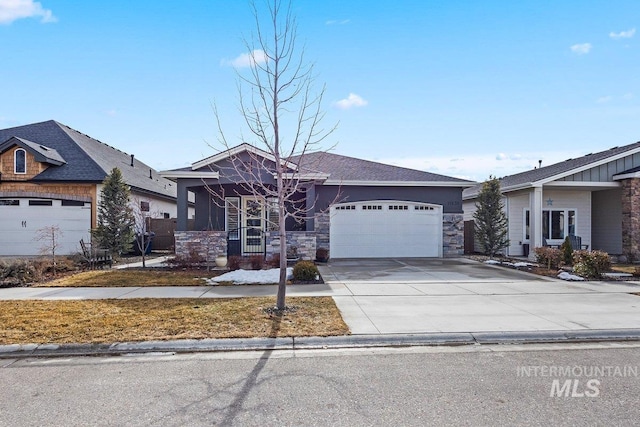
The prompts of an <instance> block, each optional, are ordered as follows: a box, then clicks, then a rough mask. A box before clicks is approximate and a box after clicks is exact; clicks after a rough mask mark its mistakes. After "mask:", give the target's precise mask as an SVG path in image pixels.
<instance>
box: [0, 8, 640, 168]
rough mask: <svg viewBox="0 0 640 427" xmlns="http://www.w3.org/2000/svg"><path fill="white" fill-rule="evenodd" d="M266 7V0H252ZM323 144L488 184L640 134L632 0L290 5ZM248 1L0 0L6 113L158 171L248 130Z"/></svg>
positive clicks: (636, 11)
mask: <svg viewBox="0 0 640 427" xmlns="http://www.w3.org/2000/svg"><path fill="white" fill-rule="evenodd" d="M257 3H258V5H260V4H261V0H258V2H257ZM293 10H294V12H295V14H296V16H297V19H298V23H299V28H298V39H299V41H300V42H303V43H305V45H306V58H307V59H308V60H309V61H312V62H314V63H315V70H316V73H317V79H316V87H317V88H318V89H319V88H320V87H321V86H322V84H325V85H326V93H325V100H324V105H323V110H324V111H325V112H326V117H325V121H324V124H325V127H327V128H330V127H331V126H332V125H333V124H335V123H339V124H338V128H337V130H336V131H335V132H334V133H333V134H331V135H330V136H329V138H328V139H327V140H326V142H325V146H327V147H328V146H331V145H334V144H337V145H336V148H335V150H334V151H335V152H336V153H339V154H344V155H350V156H355V157H360V158H365V159H370V160H375V161H382V162H386V163H392V164H397V165H401V166H407V167H412V168H415V169H422V170H428V171H431V172H436V173H441V174H445V175H450V176H457V177H463V178H468V179H473V180H484V179H486V178H487V177H488V176H489V175H490V174H491V175H495V176H503V175H508V174H512V173H516V172H520V171H523V170H527V169H530V168H532V167H534V166H536V165H537V164H538V160H542V161H543V164H551V163H555V162H557V161H561V160H564V159H567V158H570V157H577V156H579V155H583V154H587V153H590V152H595V151H601V150H605V149H608V148H610V147H613V146H620V145H626V144H630V143H633V142H636V141H638V140H640V49H639V44H638V41H639V39H640V34H636V28H638V29H639V30H640V2H639V1H637V0H630V1H616V0H611V1H594V0H587V1H569V0H564V1H544V0H542V1H541V0H537V1H528V0H519V1H513V2H511V1H455V0H451V1H432V0H418V1H413V0H398V1H394V2H391V1H379V2H372V1H362V0H349V1H344V0H341V1H339V0H298V1H295V0H294V1H293ZM253 27H254V25H253V20H252V17H251V12H250V8H249V4H248V2H246V1H243V0H240V1H236V0H234V1H218V0H181V1H168V0H167V1H158V0H155V1H146V0H127V1H121V0H110V1H97V0H86V1H81V2H79V1H71V0H41V1H40V2H36V1H32V0H0V49H1V51H2V56H3V59H4V61H3V66H2V67H1V68H0V85H1V87H2V94H3V97H2V98H3V102H2V105H1V106H0V127H2V128H6V127H13V126H18V125H22V124H28V123H33V122H39V121H44V120H49V119H54V120H57V121H59V122H62V123H64V124H66V125H68V126H71V127H72V128H74V129H77V130H79V131H81V132H83V133H86V134H88V135H90V136H92V137H94V138H97V139H99V140H101V141H103V142H105V143H107V144H110V145H112V146H114V147H116V148H119V149H121V150H123V151H126V152H128V153H132V154H135V155H136V156H137V157H138V158H140V159H141V160H143V161H145V162H146V163H148V164H150V165H151V166H153V167H155V168H156V169H159V170H164V169H172V168H178V167H183V166H186V165H188V164H190V163H192V162H195V161H197V160H200V159H201V158H203V157H205V156H208V155H211V154H212V153H213V151H214V148H212V147H211V146H210V145H209V144H212V145H214V146H215V141H216V135H217V128H216V123H215V119H214V115H213V111H212V107H211V104H212V103H213V102H215V103H216V104H217V105H218V108H219V110H220V111H221V114H222V118H223V127H224V130H225V133H226V135H227V137H228V138H229V139H230V140H232V141H233V142H238V141H237V138H239V136H240V133H241V116H240V115H239V113H238V112H237V103H238V100H237V91H236V86H235V84H236V83H235V82H236V77H235V73H234V67H233V66H231V65H230V64H231V63H233V61H234V60H236V59H238V58H239V57H240V56H241V55H242V54H246V53H247V52H246V49H245V46H244V44H243V42H242V37H243V36H250V34H251V31H252V30H253Z"/></svg>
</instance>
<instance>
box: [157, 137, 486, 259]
mask: <svg viewBox="0 0 640 427" xmlns="http://www.w3.org/2000/svg"><path fill="white" fill-rule="evenodd" d="M233 159H245V160H247V161H248V160H252V161H253V164H256V165H258V164H261V165H269V167H268V170H265V171H263V172H262V173H261V177H260V178H259V179H261V180H262V181H263V182H266V183H268V184H269V185H274V186H275V179H274V175H273V172H272V170H273V167H274V166H275V159H274V158H273V157H272V156H271V155H270V154H268V153H266V152H264V151H262V150H260V149H257V148H255V147H253V146H251V145H248V144H242V145H239V146H237V147H235V148H232V149H230V150H227V151H224V152H221V153H218V154H216V155H214V156H211V157H208V158H206V159H203V160H200V161H198V162H195V163H193V165H192V166H191V167H188V168H184V169H177V170H172V171H164V172H161V175H162V176H164V177H166V178H169V179H172V180H175V181H176V182H177V185H178V225H177V230H178V231H177V232H176V253H177V254H180V253H184V254H186V253H188V252H189V251H190V250H197V251H200V252H201V253H202V252H208V253H209V255H210V256H216V255H218V254H221V253H228V254H230V255H233V254H237V255H249V254H252V253H258V254H270V253H275V252H278V251H279V247H278V240H277V231H275V227H273V226H272V224H274V223H277V220H276V218H277V217H275V216H274V215H275V214H274V211H273V209H271V207H270V206H271V205H272V203H273V202H274V201H273V200H264V199H262V200H261V198H260V197H255V196H254V195H253V194H251V192H249V191H245V189H243V186H241V185H238V173H239V171H238V170H236V169H234V168H233V166H232V163H233ZM283 166H284V167H285V168H286V171H287V178H288V179H296V180H299V181H300V182H301V183H302V184H303V187H304V188H303V190H302V191H301V192H300V194H299V195H298V197H297V201H296V205H297V206H298V207H302V208H303V209H304V210H306V211H307V212H308V218H307V219H306V220H304V221H301V222H296V221H293V220H291V221H289V222H288V223H287V230H288V233H287V234H288V237H287V238H288V242H287V243H288V245H289V246H296V247H297V249H298V251H299V254H300V255H301V256H302V257H304V258H307V259H308V258H314V257H315V251H316V249H317V248H321V247H322V248H326V249H329V250H330V256H331V257H332V258H380V257H442V256H456V255H460V254H461V253H462V249H463V233H462V227H463V223H462V189H463V188H465V187H469V186H471V185H474V184H475V183H473V182H470V181H465V180H462V179H457V178H451V177H448V176H443V175H437V174H433V173H429V172H423V171H417V170H411V169H405V168H401V167H396V166H391V165H386V164H381V163H375V162H370V161H366V160H361V159H356V158H352V157H346V156H341V155H337V154H332V153H325V152H317V153H309V154H306V155H305V156H303V157H295V158H291V159H289V161H287V162H284V161H283ZM256 171H257V168H256V169H254V170H253V172H254V173H255V172H256ZM189 191H190V192H193V193H195V195H196V199H195V203H196V212H195V226H194V227H193V230H187V209H186V207H187V192H189ZM211 191H213V192H215V193H216V195H212V194H211ZM227 242H228V246H227ZM205 246H206V248H205Z"/></svg>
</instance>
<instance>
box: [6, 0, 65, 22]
mask: <svg viewBox="0 0 640 427" xmlns="http://www.w3.org/2000/svg"><path fill="white" fill-rule="evenodd" d="M23 18H40V22H43V23H46V22H56V21H57V20H58V19H57V18H56V17H55V16H53V12H51V10H49V9H44V8H43V7H42V5H41V4H40V2H37V1H36V2H34V1H33V0H0V24H11V23H12V22H13V21H17V20H18V19H23Z"/></svg>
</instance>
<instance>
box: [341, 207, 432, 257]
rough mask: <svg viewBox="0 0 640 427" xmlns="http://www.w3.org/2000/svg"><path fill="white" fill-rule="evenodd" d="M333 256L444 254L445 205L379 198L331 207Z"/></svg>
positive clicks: (430, 255) (429, 255)
mask: <svg viewBox="0 0 640 427" xmlns="http://www.w3.org/2000/svg"><path fill="white" fill-rule="evenodd" d="M329 238H330V251H331V252H330V256H331V257H332V258H386V257H397V258H410V257H441V256H442V206H440V205H432V204H427V203H416V202H403V201H389V200H384V201H381V200H377V201H367V202H354V203H340V204H337V205H334V206H332V207H331V222H330V231H329Z"/></svg>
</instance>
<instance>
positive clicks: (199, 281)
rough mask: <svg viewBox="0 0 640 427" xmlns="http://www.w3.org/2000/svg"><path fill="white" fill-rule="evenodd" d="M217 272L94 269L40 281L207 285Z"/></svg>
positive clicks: (76, 284)
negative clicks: (208, 280)
mask: <svg viewBox="0 0 640 427" xmlns="http://www.w3.org/2000/svg"><path fill="white" fill-rule="evenodd" d="M216 275H217V273H213V272H207V271H204V270H203V271H198V270H195V271H167V270H93V271H84V272H82V273H77V274H73V275H71V276H66V277H61V278H60V279H56V280H52V281H50V282H43V283H39V284H37V285H36V286H44V287H57V286H68V287H119V286H198V285H205V284H206V282H205V279H204V277H214V276H216Z"/></svg>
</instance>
